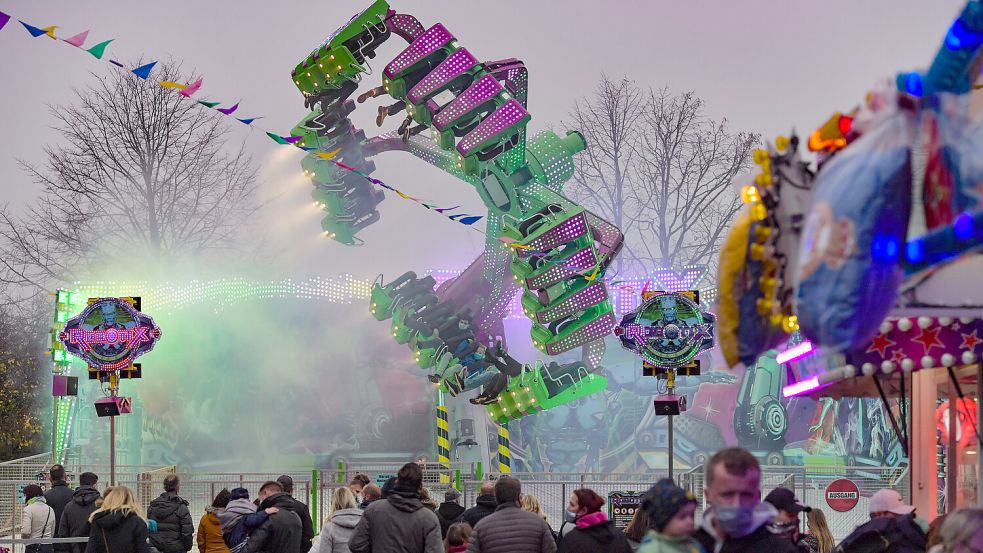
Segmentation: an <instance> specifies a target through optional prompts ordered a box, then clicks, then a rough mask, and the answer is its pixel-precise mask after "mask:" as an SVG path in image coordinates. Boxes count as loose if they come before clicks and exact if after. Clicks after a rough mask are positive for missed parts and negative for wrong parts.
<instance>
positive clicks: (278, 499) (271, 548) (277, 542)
mask: <svg viewBox="0 0 983 553" xmlns="http://www.w3.org/2000/svg"><path fill="white" fill-rule="evenodd" d="M293 503H294V499H293V498H292V497H290V495H288V494H286V493H284V492H279V493H275V494H273V495H271V496H269V497H267V498H266V499H265V500H264V501H263V502H262V503H260V505H259V508H260V509H269V508H270V507H276V508H277V509H279V512H277V513H274V514H272V515H270V516H269V517H268V518H267V519H266V522H264V523H263V524H260V525H259V526H258V527H257V528H256V529H255V530H253V532H252V534H250V535H249V541H248V542H247V544H246V552H247V553H256V552H257V551H263V552H264V553H300V552H301V548H300V541H301V532H302V531H303V525H302V524H301V522H300V516H299V515H298V514H297V513H295V512H293V511H292V510H290V507H292V506H293ZM230 505H231V503H230Z"/></svg>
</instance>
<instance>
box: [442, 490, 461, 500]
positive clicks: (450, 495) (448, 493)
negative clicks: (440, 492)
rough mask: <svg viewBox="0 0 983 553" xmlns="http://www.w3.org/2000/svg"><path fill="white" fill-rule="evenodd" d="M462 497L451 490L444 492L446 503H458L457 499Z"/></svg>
mask: <svg viewBox="0 0 983 553" xmlns="http://www.w3.org/2000/svg"><path fill="white" fill-rule="evenodd" d="M459 497H461V492H459V491H457V490H455V489H454V488H451V489H449V490H447V491H446V492H444V501H456V500H457V498H459Z"/></svg>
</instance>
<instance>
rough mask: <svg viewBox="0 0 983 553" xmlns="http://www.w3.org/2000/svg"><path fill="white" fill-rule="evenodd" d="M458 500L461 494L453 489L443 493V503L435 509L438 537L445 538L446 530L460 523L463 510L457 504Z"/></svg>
mask: <svg viewBox="0 0 983 553" xmlns="http://www.w3.org/2000/svg"><path fill="white" fill-rule="evenodd" d="M460 499H461V492H459V491H457V490H455V489H454V488H451V489H449V490H447V491H446V492H444V502H443V503H441V504H440V507H438V508H437V519H438V520H440V535H441V536H442V537H445V538H446V537H447V530H448V529H449V528H450V527H451V525H452V524H454V523H455V522H460V521H461V516H462V515H463V514H464V510H465V509H464V507H462V506H461V504H460V503H459V501H460ZM468 526H470V525H468Z"/></svg>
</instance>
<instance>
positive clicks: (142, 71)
mask: <svg viewBox="0 0 983 553" xmlns="http://www.w3.org/2000/svg"><path fill="white" fill-rule="evenodd" d="M155 65H157V62H155V61H152V62H150V63H146V64H144V65H141V66H140V67H137V68H136V69H134V70H133V74H134V75H136V76H137V77H140V78H141V79H143V80H147V78H148V77H150V70H151V69H153V68H154V66H155Z"/></svg>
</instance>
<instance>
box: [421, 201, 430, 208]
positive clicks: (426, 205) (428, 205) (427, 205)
mask: <svg viewBox="0 0 983 553" xmlns="http://www.w3.org/2000/svg"><path fill="white" fill-rule="evenodd" d="M420 205H422V206H423V207H425V208H427V209H433V206H432V205H430V204H425V203H423V202H420Z"/></svg>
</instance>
